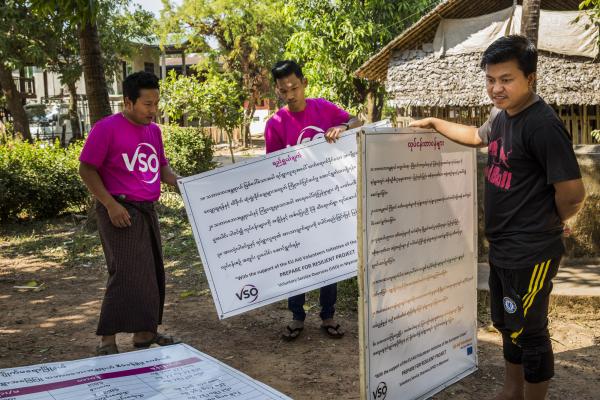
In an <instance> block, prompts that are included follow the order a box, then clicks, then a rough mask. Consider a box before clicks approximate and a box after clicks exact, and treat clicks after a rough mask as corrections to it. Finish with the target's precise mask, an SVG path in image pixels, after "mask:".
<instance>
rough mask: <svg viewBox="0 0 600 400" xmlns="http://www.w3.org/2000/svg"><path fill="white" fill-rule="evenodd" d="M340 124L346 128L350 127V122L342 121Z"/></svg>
mask: <svg viewBox="0 0 600 400" xmlns="http://www.w3.org/2000/svg"><path fill="white" fill-rule="evenodd" d="M340 125H344V126H345V127H346V130H348V129H350V124H349V123H347V122H342V123H341V124H340Z"/></svg>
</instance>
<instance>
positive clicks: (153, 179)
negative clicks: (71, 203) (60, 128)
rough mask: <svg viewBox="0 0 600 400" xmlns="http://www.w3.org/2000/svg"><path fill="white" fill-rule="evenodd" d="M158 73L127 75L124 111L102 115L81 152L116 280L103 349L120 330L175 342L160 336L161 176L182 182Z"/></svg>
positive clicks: (103, 322)
mask: <svg viewBox="0 0 600 400" xmlns="http://www.w3.org/2000/svg"><path fill="white" fill-rule="evenodd" d="M158 99H159V85H158V78H157V77H156V76H155V75H154V74H151V73H147V72H136V73H134V74H131V75H129V76H128V77H127V78H125V80H124V81H123V100H124V110H123V112H122V113H119V114H114V115H111V116H109V117H106V118H104V119H102V120H100V121H98V122H97V123H96V124H95V125H94V127H93V129H92V130H91V132H90V134H89V136H88V138H87V140H86V142H85V145H84V147H83V150H82V152H81V156H80V157H79V161H80V162H81V163H80V167H79V173H80V175H81V178H82V179H83V182H84V183H85V184H86V186H87V187H88V189H89V190H90V192H91V193H92V194H93V195H94V196H95V197H96V200H97V201H96V213H97V217H98V231H99V233H100V240H101V242H102V248H103V250H104V255H105V258H106V264H107V267H108V273H109V277H108V282H107V285H106V293H105V295H104V300H103V301H102V309H101V312H100V319H99V322H98V329H97V331H96V334H97V335H99V336H101V337H102V340H101V343H100V345H99V346H98V347H97V348H96V354H97V355H107V354H114V353H118V349H117V346H116V341H115V335H116V334H117V333H120V332H128V333H133V334H134V335H133V344H134V346H135V347H138V348H145V347H149V346H151V345H152V344H158V345H161V346H164V345H168V344H174V343H175V342H176V340H175V339H173V338H172V337H169V336H165V335H162V334H159V333H158V331H157V328H158V325H159V324H161V322H162V312H163V307H164V294H165V279H164V266H163V262H162V249H161V244H160V230H159V226H158V217H157V215H156V211H155V209H154V202H155V201H156V200H158V198H159V197H160V184H161V182H164V183H167V184H169V185H172V186H176V185H177V178H178V176H177V175H175V173H173V171H172V170H171V168H170V167H169V164H168V162H167V159H166V158H165V153H164V149H163V143H162V137H161V132H160V128H159V127H158V125H156V124H155V123H153V122H152V121H153V120H154V118H155V117H156V113H157V109H158Z"/></svg>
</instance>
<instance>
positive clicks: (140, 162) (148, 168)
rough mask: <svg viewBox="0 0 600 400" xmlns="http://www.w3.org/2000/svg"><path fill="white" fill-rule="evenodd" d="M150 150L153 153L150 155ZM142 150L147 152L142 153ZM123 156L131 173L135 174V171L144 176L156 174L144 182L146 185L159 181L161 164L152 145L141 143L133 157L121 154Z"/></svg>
mask: <svg viewBox="0 0 600 400" xmlns="http://www.w3.org/2000/svg"><path fill="white" fill-rule="evenodd" d="M146 149H150V151H151V153H149V154H148V150H146ZM140 150H146V151H145V152H144V151H140ZM121 155H122V156H123V161H124V162H125V167H126V168H127V170H128V171H129V172H133V171H134V170H136V169H137V170H138V171H139V172H141V173H142V174H146V173H147V172H150V174H154V175H153V176H152V178H151V179H148V180H144V179H142V182H145V183H154V182H156V180H157V179H158V176H159V172H158V170H159V169H160V163H159V161H158V153H157V152H156V149H155V148H154V146H152V145H151V144H150V143H140V144H138V146H137V148H136V149H135V153H133V156H132V157H131V158H129V155H127V153H123V154H121Z"/></svg>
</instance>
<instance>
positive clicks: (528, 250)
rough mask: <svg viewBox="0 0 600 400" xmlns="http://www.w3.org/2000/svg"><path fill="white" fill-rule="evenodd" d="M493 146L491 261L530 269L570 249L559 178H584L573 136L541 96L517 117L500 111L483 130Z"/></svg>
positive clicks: (488, 199)
mask: <svg viewBox="0 0 600 400" xmlns="http://www.w3.org/2000/svg"><path fill="white" fill-rule="evenodd" d="M479 132H480V135H481V136H482V139H483V140H484V142H487V144H488V162H487V167H486V168H485V170H484V174H485V202H484V208H485V234H486V237H487V239H488V241H489V242H490V255H489V258H490V262H491V263H492V264H494V265H496V266H498V267H501V268H526V267H531V266H532V265H534V264H535V263H539V262H542V261H546V260H547V259H549V258H553V257H556V256H559V255H561V254H562V253H563V252H564V246H563V243H562V232H563V224H562V221H561V220H560V217H559V216H558V212H557V209H556V203H555V200H554V194H555V190H554V186H553V184H554V183H556V182H561V181H567V180H571V179H578V178H581V173H580V171H579V165H578V164H577V159H576V158H575V153H574V152H573V145H572V143H571V137H570V135H569V133H568V132H567V130H566V129H565V127H564V125H563V123H562V121H561V120H560V119H559V118H558V116H557V115H556V113H555V112H554V110H552V108H551V107H550V106H548V104H546V102H545V101H544V100H542V99H541V98H539V97H538V100H537V101H536V102H535V103H533V104H532V105H530V106H529V107H528V108H526V109H525V110H523V111H521V112H520V113H519V114H517V115H514V116H512V117H511V116H509V115H508V114H507V113H506V111H503V110H502V111H501V110H498V109H494V110H493V111H492V113H491V114H490V119H489V120H488V122H486V124H485V125H484V126H482V127H481V128H480V130H479Z"/></svg>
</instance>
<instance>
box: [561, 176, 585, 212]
mask: <svg viewBox="0 0 600 400" xmlns="http://www.w3.org/2000/svg"><path fill="white" fill-rule="evenodd" d="M554 190H556V193H555V195H554V201H555V202H556V209H557V211H558V215H559V216H560V219H561V220H562V221H563V222H564V221H566V220H568V219H569V218H571V217H573V216H575V214H577V213H578V212H579V210H581V207H583V202H584V201H585V188H584V187H583V181H582V180H581V178H579V179H572V180H570V181H563V182H557V183H555V184H554Z"/></svg>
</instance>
